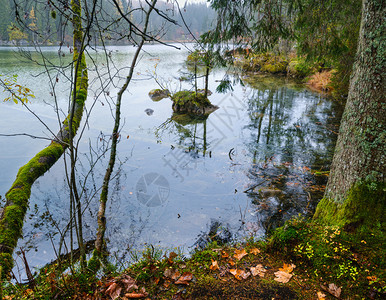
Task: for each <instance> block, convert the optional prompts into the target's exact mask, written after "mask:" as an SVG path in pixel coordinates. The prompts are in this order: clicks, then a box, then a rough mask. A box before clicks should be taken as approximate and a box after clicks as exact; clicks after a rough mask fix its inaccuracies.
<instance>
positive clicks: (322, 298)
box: [318, 292, 326, 300]
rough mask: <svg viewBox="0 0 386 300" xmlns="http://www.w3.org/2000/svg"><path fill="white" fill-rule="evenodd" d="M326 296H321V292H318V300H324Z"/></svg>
mask: <svg viewBox="0 0 386 300" xmlns="http://www.w3.org/2000/svg"><path fill="white" fill-rule="evenodd" d="M325 297H326V295H325V294H323V293H322V292H318V299H319V300H325V299H326V298H325Z"/></svg>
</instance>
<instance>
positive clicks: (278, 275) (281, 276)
mask: <svg viewBox="0 0 386 300" xmlns="http://www.w3.org/2000/svg"><path fill="white" fill-rule="evenodd" d="M291 277H292V274H289V273H287V272H284V271H277V272H275V278H274V280H275V281H277V282H281V283H287V282H288V281H290V279H291Z"/></svg>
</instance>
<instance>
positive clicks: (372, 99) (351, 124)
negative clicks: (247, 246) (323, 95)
mask: <svg viewBox="0 0 386 300" xmlns="http://www.w3.org/2000/svg"><path fill="white" fill-rule="evenodd" d="M384 16H385V1H383V0H364V1H363V7H362V21H361V29H360V36H359V44H358V52H357V57H356V61H355V64H354V70H353V75H352V78H351V83H350V90H349V95H348V99H347V104H346V108H345V111H344V114H343V117H342V121H341V126H340V131H339V137H338V141H337V144H336V149H335V153H334V158H333V162H332V166H331V172H330V178H329V180H328V184H327V188H326V192H325V197H324V199H322V201H321V202H320V203H319V204H318V206H317V209H316V213H315V216H314V218H315V219H316V220H319V221H322V222H323V223H327V224H331V225H341V226H344V225H349V224H351V225H355V226H354V228H357V227H360V228H362V229H363V228H364V227H374V226H375V227H379V228H382V225H383V222H384V220H385V218H384V214H385V202H386V198H385V195H386V193H385V178H384V174H385V171H386V170H385V166H386V161H385V154H386V128H385V123H386V110H385V108H386V102H385V98H384V97H385V80H384V79H385V70H386V64H385V58H386V45H385V37H384V34H385V22H384ZM363 226H364V227H363ZM350 227H351V226H350Z"/></svg>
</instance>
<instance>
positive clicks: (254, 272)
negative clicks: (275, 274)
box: [249, 264, 267, 277]
mask: <svg viewBox="0 0 386 300" xmlns="http://www.w3.org/2000/svg"><path fill="white" fill-rule="evenodd" d="M249 269H250V270H251V273H252V275H253V276H256V275H259V276H260V277H264V275H265V272H267V270H266V269H265V268H264V267H263V265H262V264H258V265H256V267H250V268H249Z"/></svg>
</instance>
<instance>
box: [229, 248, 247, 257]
mask: <svg viewBox="0 0 386 300" xmlns="http://www.w3.org/2000/svg"><path fill="white" fill-rule="evenodd" d="M245 255H248V253H247V251H245V249H242V250H237V249H236V250H235V255H233V257H234V258H236V259H237V260H240V259H242V258H243V257H244V256H245Z"/></svg>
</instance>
